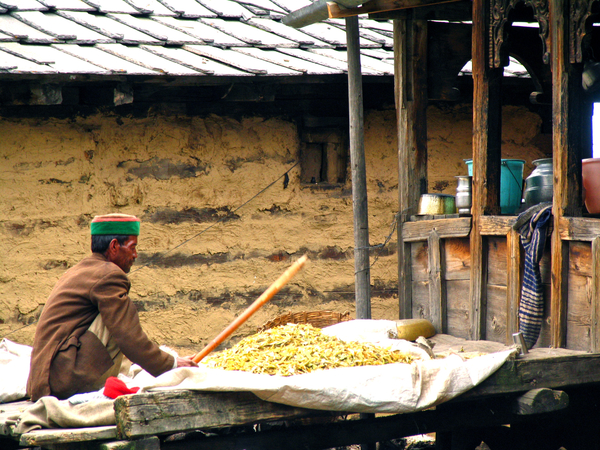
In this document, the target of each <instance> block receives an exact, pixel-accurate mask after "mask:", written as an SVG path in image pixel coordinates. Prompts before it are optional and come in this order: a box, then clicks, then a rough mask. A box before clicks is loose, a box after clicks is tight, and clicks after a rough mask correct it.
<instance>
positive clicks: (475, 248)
mask: <svg viewBox="0 0 600 450" xmlns="http://www.w3.org/2000/svg"><path fill="white" fill-rule="evenodd" d="M490 9H491V8H490V3H489V0H474V1H473V37H472V53H473V55H472V61H473V206H472V208H471V211H472V214H473V231H472V232H471V242H470V243H471V282H470V288H469V291H470V299H471V329H470V330H469V336H470V337H471V339H485V320H486V317H485V314H486V309H487V304H486V302H487V299H486V293H487V286H486V283H487V281H486V275H487V261H486V260H487V258H486V257H485V254H484V253H485V246H484V242H483V238H482V234H481V220H482V219H481V217H482V216H484V215H486V214H492V215H494V214H496V215H497V214H499V213H500V160H501V157H500V150H501V149H500V143H501V102H500V88H501V81H502V70H503V69H502V68H499V69H493V68H490V67H489V66H488V63H487V62H488V51H489V45H488V39H489V24H490V18H489V14H490Z"/></svg>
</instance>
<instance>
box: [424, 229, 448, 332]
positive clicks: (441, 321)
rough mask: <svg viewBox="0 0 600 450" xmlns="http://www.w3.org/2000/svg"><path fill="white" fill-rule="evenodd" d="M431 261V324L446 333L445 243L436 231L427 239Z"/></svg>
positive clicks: (438, 330)
mask: <svg viewBox="0 0 600 450" xmlns="http://www.w3.org/2000/svg"><path fill="white" fill-rule="evenodd" d="M427 251H428V260H429V264H428V266H429V305H430V315H431V323H432V324H433V326H434V328H435V329H436V330H437V332H438V333H446V331H447V327H446V323H447V318H446V280H445V279H444V275H445V272H446V258H445V252H444V243H443V242H442V240H441V239H440V235H439V234H438V233H437V231H436V230H435V229H433V230H432V231H431V233H429V237H428V238H427Z"/></svg>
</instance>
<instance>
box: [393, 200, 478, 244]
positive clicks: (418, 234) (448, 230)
mask: <svg viewBox="0 0 600 450" xmlns="http://www.w3.org/2000/svg"><path fill="white" fill-rule="evenodd" d="M417 204H418V201H417ZM433 229H435V230H436V232H437V233H438V234H439V236H440V238H442V239H446V238H459V237H466V236H468V235H469V233H470V232H471V218H470V217H459V218H458V219H442V220H420V221H418V222H404V223H403V224H402V236H403V239H404V242H415V241H426V240H427V237H428V236H429V233H431V231H432V230H433Z"/></svg>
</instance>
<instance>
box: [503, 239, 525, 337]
mask: <svg viewBox="0 0 600 450" xmlns="http://www.w3.org/2000/svg"><path fill="white" fill-rule="evenodd" d="M521 253H522V252H521V236H520V235H519V233H518V232H517V231H516V230H512V229H511V230H510V231H509V232H508V234H507V235H506V259H507V261H506V265H507V270H506V343H507V344H511V343H512V335H513V333H516V332H518V331H519V303H520V300H521Z"/></svg>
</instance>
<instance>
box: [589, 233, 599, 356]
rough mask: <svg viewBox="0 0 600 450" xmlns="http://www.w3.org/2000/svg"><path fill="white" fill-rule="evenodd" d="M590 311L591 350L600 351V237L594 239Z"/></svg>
mask: <svg viewBox="0 0 600 450" xmlns="http://www.w3.org/2000/svg"><path fill="white" fill-rule="evenodd" d="M590 294H591V297H592V304H591V313H590V316H591V317H590V322H591V323H590V351H591V352H593V353H598V352H600V301H598V299H600V237H596V238H594V240H593V241H592V286H591V293H590Z"/></svg>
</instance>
